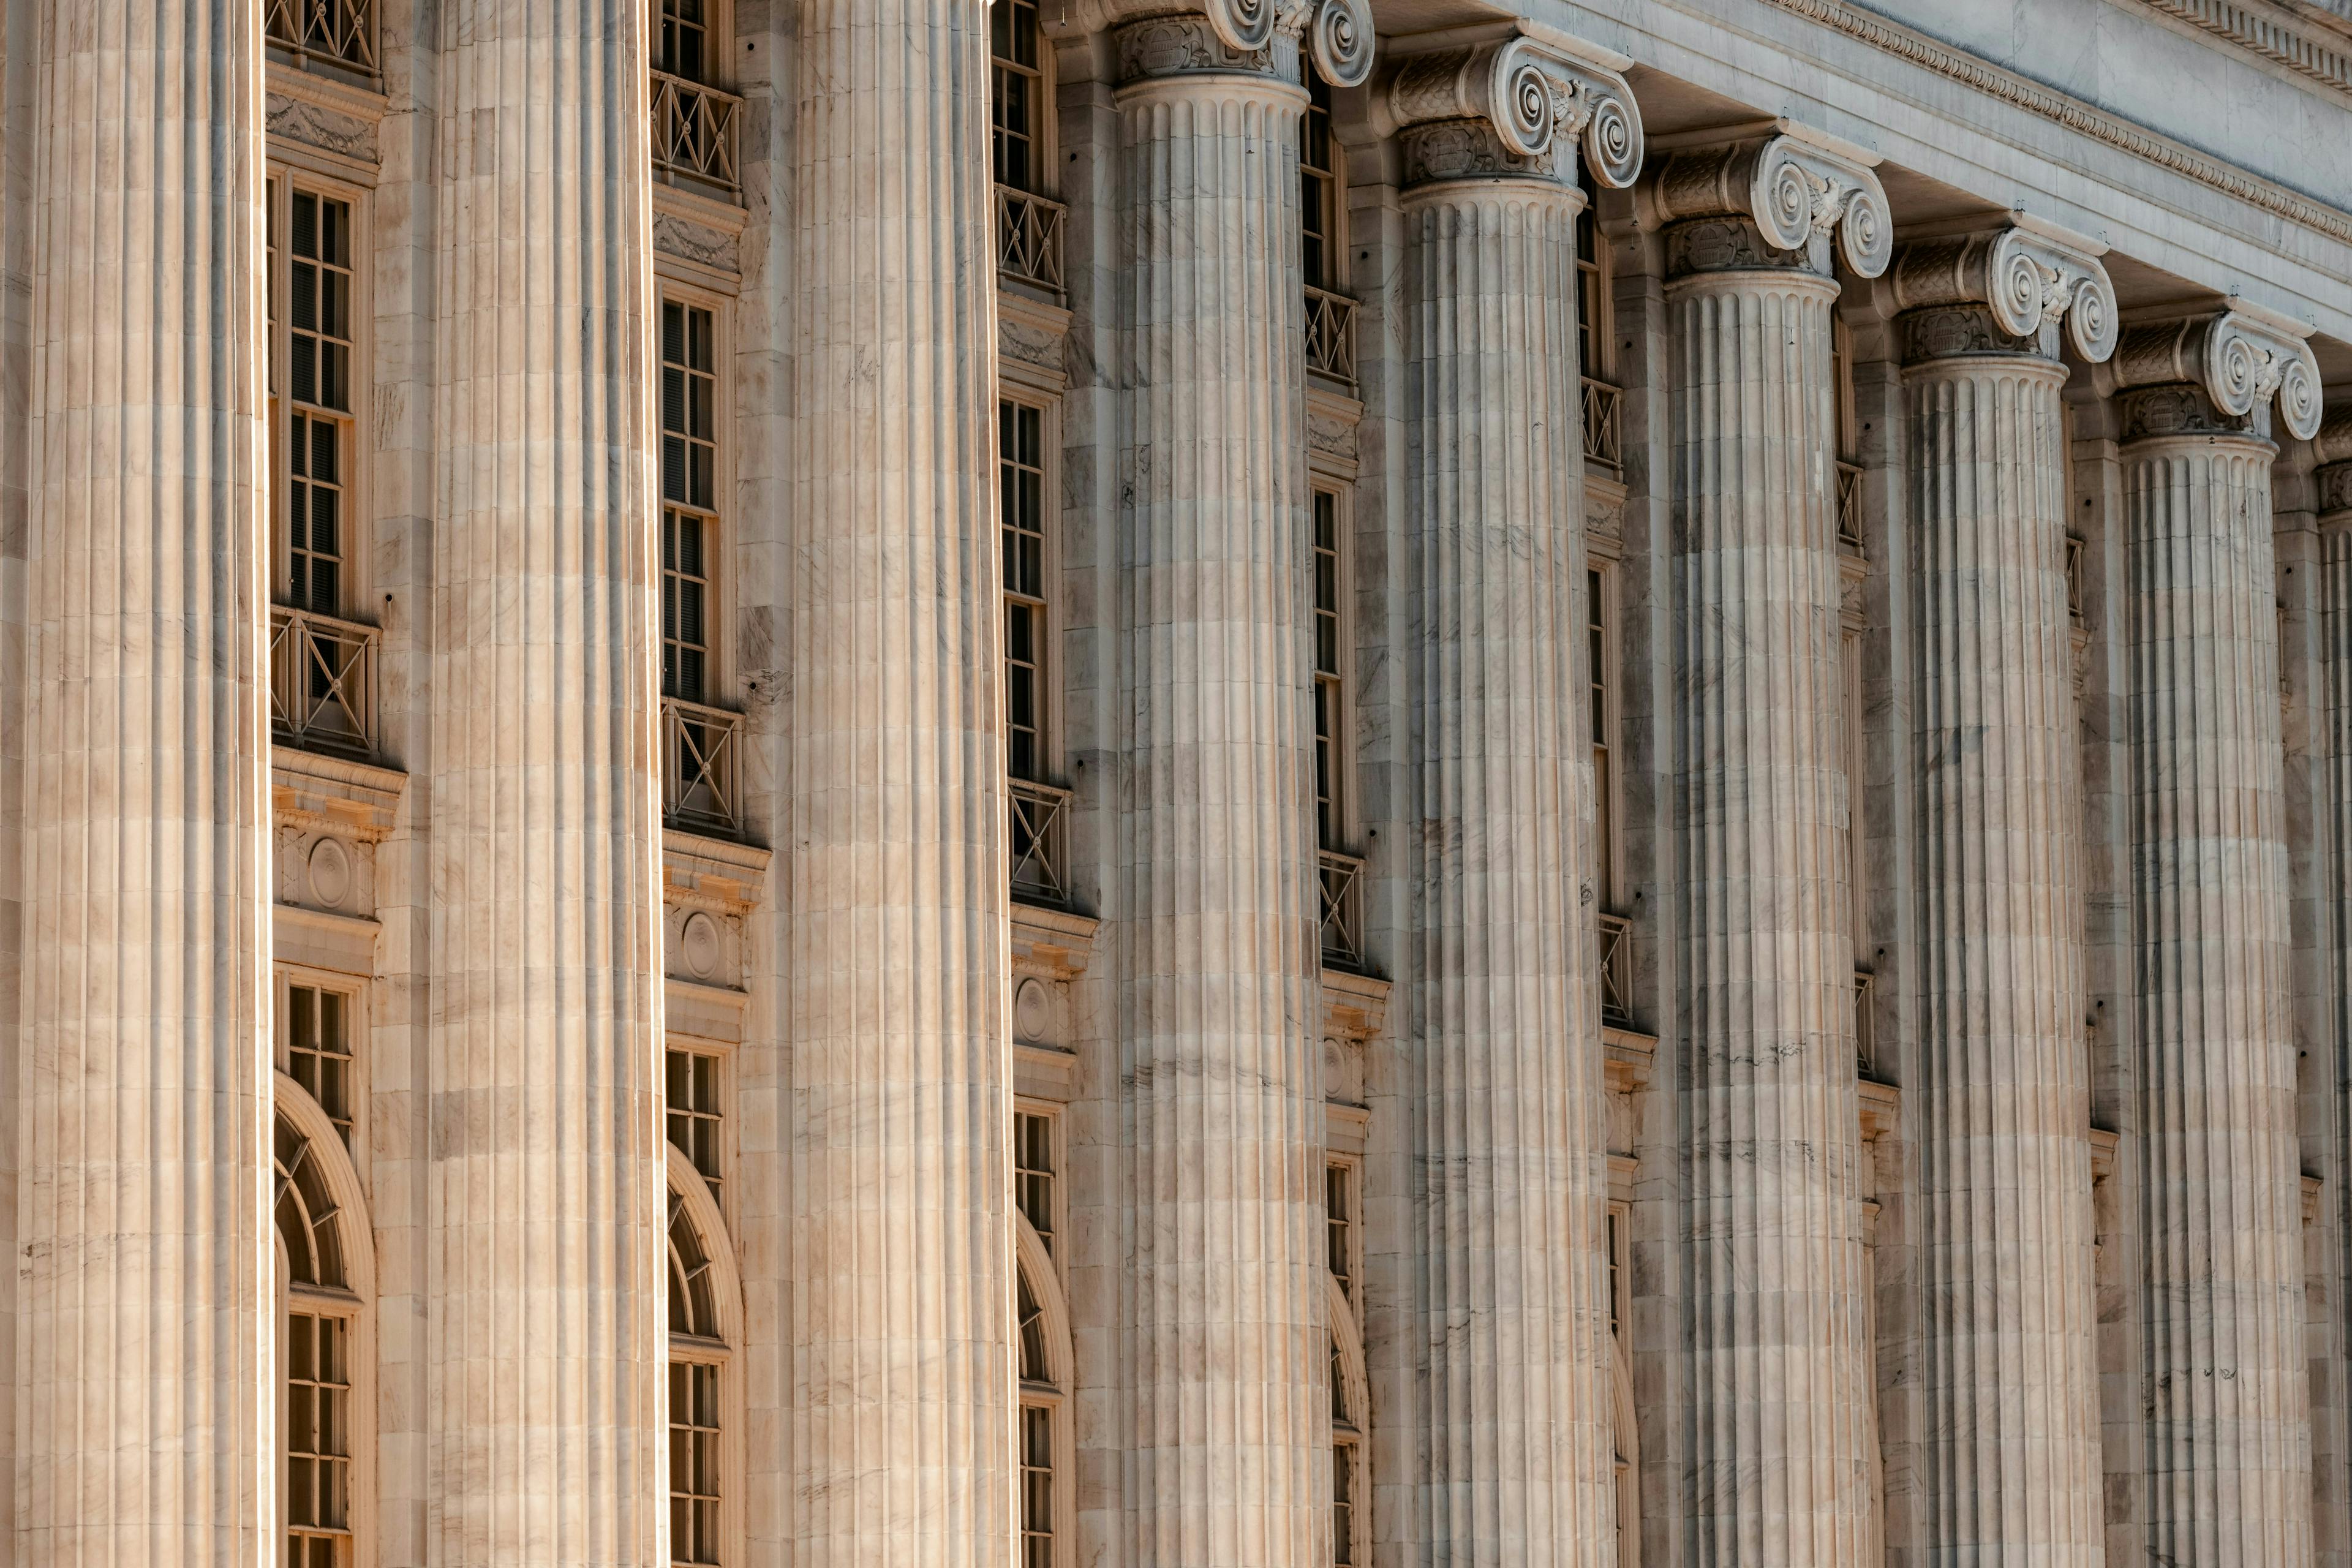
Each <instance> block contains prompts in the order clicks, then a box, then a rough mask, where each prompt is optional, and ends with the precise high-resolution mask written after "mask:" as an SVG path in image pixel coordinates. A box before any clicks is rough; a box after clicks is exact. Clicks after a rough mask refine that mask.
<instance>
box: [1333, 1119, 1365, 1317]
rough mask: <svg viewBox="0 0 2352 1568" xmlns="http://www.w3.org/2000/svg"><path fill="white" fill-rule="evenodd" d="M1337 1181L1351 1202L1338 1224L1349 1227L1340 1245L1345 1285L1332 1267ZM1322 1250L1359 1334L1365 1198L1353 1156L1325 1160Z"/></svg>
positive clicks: (1358, 1170)
mask: <svg viewBox="0 0 2352 1568" xmlns="http://www.w3.org/2000/svg"><path fill="white" fill-rule="evenodd" d="M1335 1178H1336V1179H1337V1180H1338V1182H1339V1186H1340V1190H1341V1191H1342V1192H1343V1193H1345V1194H1346V1195H1347V1200H1348V1213H1347V1215H1346V1216H1345V1217H1344V1218H1343V1219H1342V1220H1341V1221H1340V1222H1339V1223H1340V1224H1342V1225H1344V1226H1346V1227H1347V1229H1346V1232H1345V1235H1344V1237H1343V1238H1342V1240H1341V1242H1340V1246H1341V1247H1342V1248H1343V1250H1344V1252H1345V1255H1346V1256H1345V1258H1344V1259H1343V1261H1345V1262H1346V1264H1347V1266H1348V1272H1347V1275H1346V1277H1345V1279H1344V1282H1341V1281H1340V1277H1339V1274H1338V1271H1337V1270H1334V1269H1331V1268H1329V1260H1330V1251H1331V1248H1330V1240H1331V1223H1332V1222H1331V1202H1330V1192H1331V1184H1332V1182H1333V1180H1334V1179H1335ZM1323 1184H1324V1185H1323V1192H1324V1200H1323V1226H1324V1232H1323V1234H1324V1248H1323V1251H1324V1261H1325V1267H1326V1271H1327V1272H1329V1273H1331V1274H1332V1276H1333V1279H1334V1281H1335V1282H1339V1294H1340V1296H1341V1298H1342V1299H1343V1300H1346V1301H1347V1303H1348V1311H1349V1316H1350V1317H1351V1318H1352V1319H1353V1320H1354V1321H1355V1323H1356V1326H1357V1330H1358V1331H1359V1332H1361V1331H1362V1328H1363V1311H1364V1305H1363V1290H1362V1283H1363V1278H1364V1198H1363V1165H1362V1163H1361V1162H1360V1161H1359V1160H1356V1159H1354V1158H1352V1157H1349V1156H1344V1155H1338V1154H1329V1153H1327V1154H1326V1155H1325V1156H1324V1159H1323Z"/></svg>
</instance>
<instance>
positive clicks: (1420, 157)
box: [1388, 36, 1642, 190]
mask: <svg viewBox="0 0 2352 1568" xmlns="http://www.w3.org/2000/svg"><path fill="white" fill-rule="evenodd" d="M1388 96H1389V112H1390V114H1391V116H1392V117H1393V118H1394V120H1395V121H1396V125H1397V128H1398V132H1399V140H1400V142H1401V143H1402V148H1403V152H1404V161H1405V179H1406V180H1407V182H1408V183H1418V182H1422V181H1430V180H1449V179H1463V178H1469V177H1476V176H1498V175H1500V176H1508V175H1519V176H1531V177H1536V178H1554V179H1566V178H1569V177H1570V176H1571V175H1572V174H1573V166H1572V165H1568V164H1564V163H1563V162H1562V154H1564V153H1565V154H1567V155H1568V156H1570V157H1573V156H1574V153H1573V151H1572V150H1573V149H1575V148H1576V147H1577V146H1579V145H1580V144H1581V147H1582V150H1583V156H1584V163H1585V167H1587V168H1589V169H1591V171H1592V177H1593V179H1594V180H1595V181H1597V182H1598V183H1600V184H1603V185H1607V186H1609V187H1611V188H1612V189H1615V190H1622V189H1623V188H1625V187H1626V186H1628V185H1630V184H1633V180H1634V178H1635V176H1637V175H1638V174H1641V172H1642V111H1641V109H1640V108H1639V106H1637V105H1636V104H1635V103H1634V101H1633V90H1632V89H1630V88H1628V87H1627V86H1626V85H1625V79H1624V78H1623V77H1622V76H1620V75H1618V74H1617V73H1616V72H1615V71H1613V70H1611V69H1608V68H1605V67H1603V66H1601V65H1597V64H1595V63H1594V62H1592V61H1591V60H1585V59H1579V58H1575V57H1574V56H1572V55H1570V54H1569V53H1567V52H1566V51H1564V50H1562V49H1559V48H1556V47H1552V46H1551V45H1549V44H1548V43H1546V42H1544V41H1542V40H1539V39H1537V38H1532V37H1525V36H1521V37H1512V38H1507V39H1505V40H1503V41H1501V42H1499V43H1491V44H1484V45H1478V46H1475V47H1469V48H1456V49H1443V50H1439V51H1437V52H1436V53H1433V54H1426V55H1416V56H1414V57H1412V58H1410V59H1408V60H1406V61H1405V62H1404V64H1403V65H1402V66H1401V67H1400V68H1398V70H1397V74H1396V77H1395V79H1393V80H1392V81H1391V82H1390V84H1389V95H1388Z"/></svg>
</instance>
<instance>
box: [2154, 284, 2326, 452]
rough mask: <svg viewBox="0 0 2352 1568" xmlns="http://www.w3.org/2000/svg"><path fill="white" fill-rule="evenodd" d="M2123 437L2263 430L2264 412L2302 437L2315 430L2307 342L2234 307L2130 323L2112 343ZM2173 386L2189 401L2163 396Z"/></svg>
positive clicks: (2314, 370)
mask: <svg viewBox="0 0 2352 1568" xmlns="http://www.w3.org/2000/svg"><path fill="white" fill-rule="evenodd" d="M2115 375H2116V390H2118V391H2120V392H2124V393H2126V394H2131V396H2130V397H2129V398H2128V399H2127V400H2126V405H2125V414H2124V426H2125V433H2126V436H2127V437H2154V436H2170V435H2224V434H2238V435H2253V436H2257V437H2267V436H2268V435H2269V434H2270V422H2271V411H2272V409H2273V405H2275V407H2276V409H2277V414H2278V418H2279V420H2280V422H2281V423H2282V424H2284V426H2286V428H2287V431H2288V432H2289V433H2290V434H2291V435H2294V437H2298V438H2299V439H2302V440H2306V441H2307V440H2309V439H2311V438H2312V437H2314V436H2316V435H2317V434H2318V433H2319V412H2320V409H2319V399H2320V391H2319V362H2318V361H2317V360H2316V359H2315V358H2314V357H2313V356H2312V353H2311V345H2310V344H2308V343H2305V342H2303V341H2302V340H2301V339H2299V338H2296V337H2294V336H2291V335H2290V334H2288V333H2286V332H2284V331H2280V330H2279V329H2277V328H2275V327H2272V326H2270V325H2267V324H2266V323H2264V322H2263V321H2257V320H2255V319H2254V318H2253V317H2252V316H2248V315H2244V314H2242V313H2240V312H2239V311H2236V310H2221V311H2217V312H2215V313H2213V314H2211V315H2206V316H2191V317H2189V318H2187V319H2186V320H2182V321H2158V322H2152V323H2150V324H2148V325H2146V326H2137V327H2131V328H2128V329H2126V331H2125V332H2124V333H2123V337H2122V341H2121V342H2120V343H2119V344H2118V345H2117V347H2116V358H2115ZM2179 391H2187V392H2191V393H2194V394H2195V395H2196V396H2195V398H2194V399H2193V400H2190V401H2184V400H2182V399H2181V398H2179V397H2178V396H2170V395H2169V394H2173V393H2176V392H2179Z"/></svg>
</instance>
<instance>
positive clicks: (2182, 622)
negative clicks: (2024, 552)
mask: <svg viewBox="0 0 2352 1568" xmlns="http://www.w3.org/2000/svg"><path fill="white" fill-rule="evenodd" d="M2116 384H2117V385H2118V387H2119V388H2120V389H2121V390H2122V392H2123V397H2122V404H2121V410H2120V412H2121V416H2122V422H2123V435H2124V447H2123V465H2124V475H2123V482H2124V491H2125V520H2126V543H2125V574H2126V618H2127V621H2128V631H2127V634H2126V639H2127V648H2128V657H2129V658H2130V660H2131V665H2132V670H2133V686H2134V689H2133V694H2132V700H2131V712H2130V718H2131V734H2132V741H2131V770H2132V781H2131V794H2132V800H2133V804H2132V811H2133V817H2134V826H2133V861H2134V871H2133V889H2132V895H2133V902H2134V911H2135V912H2134V923H2135V927H2136V931H2137V938H2136V940H2137V949H2138V968H2139V984H2138V988H2137V989H2138V994H2137V1003H2136V1006H2137V1012H2138V1025H2139V1036H2140V1051H2141V1059H2142V1061H2143V1063H2144V1067H2143V1069H2142V1077H2141V1080H2140V1084H2139V1099H2140V1107H2139V1109H2140V1121H2139V1147H2138V1151H2137V1158H2138V1160H2139V1162H2140V1163H2141V1167H2142V1173H2143V1175H2142V1184H2141V1185H2142V1194H2141V1196H2142V1206H2141V1209H2140V1214H2141V1239H2142V1244H2143V1246H2144V1248H2145V1252H2144V1267H2145V1274H2144V1277H2143V1279H2142V1281H2141V1289H2142V1293H2143V1298H2142V1299H2143V1311H2144V1321H2145V1340H2144V1361H2143V1364H2142V1367H2141V1376H2142V1378H2143V1380H2144V1382H2143V1387H2142V1390H2141V1396H2142V1399H2143V1400H2144V1401H2145V1403H2146V1405H2147V1411H2148V1415H2147V1472H2148V1473H2147V1550H2148V1552H2150V1554H2151V1555H2152V1556H2154V1557H2159V1558H2165V1559H2169V1560H2171V1561H2175V1562H2183V1563H2211V1564H2215V1565H2217V1568H2232V1565H2236V1564H2247V1565H2252V1564H2255V1563H2263V1564H2285V1565H2289V1568H2294V1565H2297V1564H2305V1563H2309V1561H2310V1557H2311V1551H2312V1538H2311V1446H2310V1429H2309V1415H2310V1401H2309V1391H2308V1374H2307V1369H2306V1366H2305V1357H2304V1339H2303V1314H2304V1262H2303V1212H2302V1209H2303V1193H2302V1184H2301V1179H2300V1170H2299V1163H2298V1148H2297V1140H2296V1116H2295V1053H2294V1037H2293V1030H2292V1020H2291V1016H2290V1014H2289V996H2288V987H2289V966H2290V963H2291V958H2292V938H2291V929H2290V916H2289V904H2288V900H2289V889H2290V883H2289V878H2288V870H2287V863H2286V842H2285V823H2284V799H2283V782H2282V773H2281V769H2282V753H2281V732H2280V714H2279V703H2278V700H2277V695H2276V694H2277V692H2278V689H2279V653H2278V621H2277V615H2276V610H2275V607H2274V601H2275V596H2276V589H2275V584H2274V583H2273V558H2272V542H2271V460H2272V458H2273V453H2274V450H2275V448H2274V447H2273V445H2272V442H2271V440H2270V439H2269V430H2270V426H2271V416H2272V405H2273V399H2274V398H2275V400H2276V403H2277V405H2278V414H2279V417H2280V418H2281V420H2282V421H2283V423H2284V425H2285V426H2286V427H2287V428H2288V429H2289V430H2290V431H2292V432H2293V433H2294V434H2295V435H2297V436H2299V437H2309V436H2310V435H2312V434H2313V433H2314V431H2315V427H2316V426H2317V424H2318V416H2319V406H2318V380H2317V374H2316V366H2315V364H2313V363H2312V362H2311V358H2310V351H2309V350H2308V349H2307V348H2305V346H2304V345H2303V344H2302V343H2301V342H2297V341H2295V340H2294V339H2293V338H2290V337H2287V336H2284V335H2283V334H2281V333H2280V332H2278V331H2275V330H2273V329H2272V328H2270V327H2269V326H2267V325H2266V324H2264V323H2263V322H2260V321H2254V320H2252V319H2250V318H2248V317H2246V316H2243V315H2240V314H2238V313H2236V312H2224V313H2221V314H2219V315H2212V316H2204V317H2198V318H2193V319H2189V320H2185V321H2172V322H2163V323H2157V324H2153V325H2148V326H2139V327H2134V328H2131V329H2129V330H2127V331H2126V332H2125V333H2124V335H2123V341H2122V343H2121V345H2120V346H2119V348H2118V349H2117V351H2116Z"/></svg>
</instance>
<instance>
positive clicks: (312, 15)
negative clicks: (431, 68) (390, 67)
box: [261, 0, 376, 76]
mask: <svg viewBox="0 0 2352 1568" xmlns="http://www.w3.org/2000/svg"><path fill="white" fill-rule="evenodd" d="M261 25H262V32H263V36H264V37H267V38H268V41H269V43H270V45H271V47H275V48H279V49H283V50H285V51H286V52H287V53H289V54H290V55H293V56H294V57H295V58H297V59H298V60H299V61H301V62H302V63H304V64H308V63H309V62H310V61H311V60H324V61H326V62H327V63H328V64H330V65H337V66H341V67H343V68H346V69H349V70H355V71H361V72H364V73H365V74H367V75H369V76H373V75H375V74H376V63H375V3H374V0H268V8H267V9H266V10H265V11H264V12H263V14H262V24H261Z"/></svg>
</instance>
